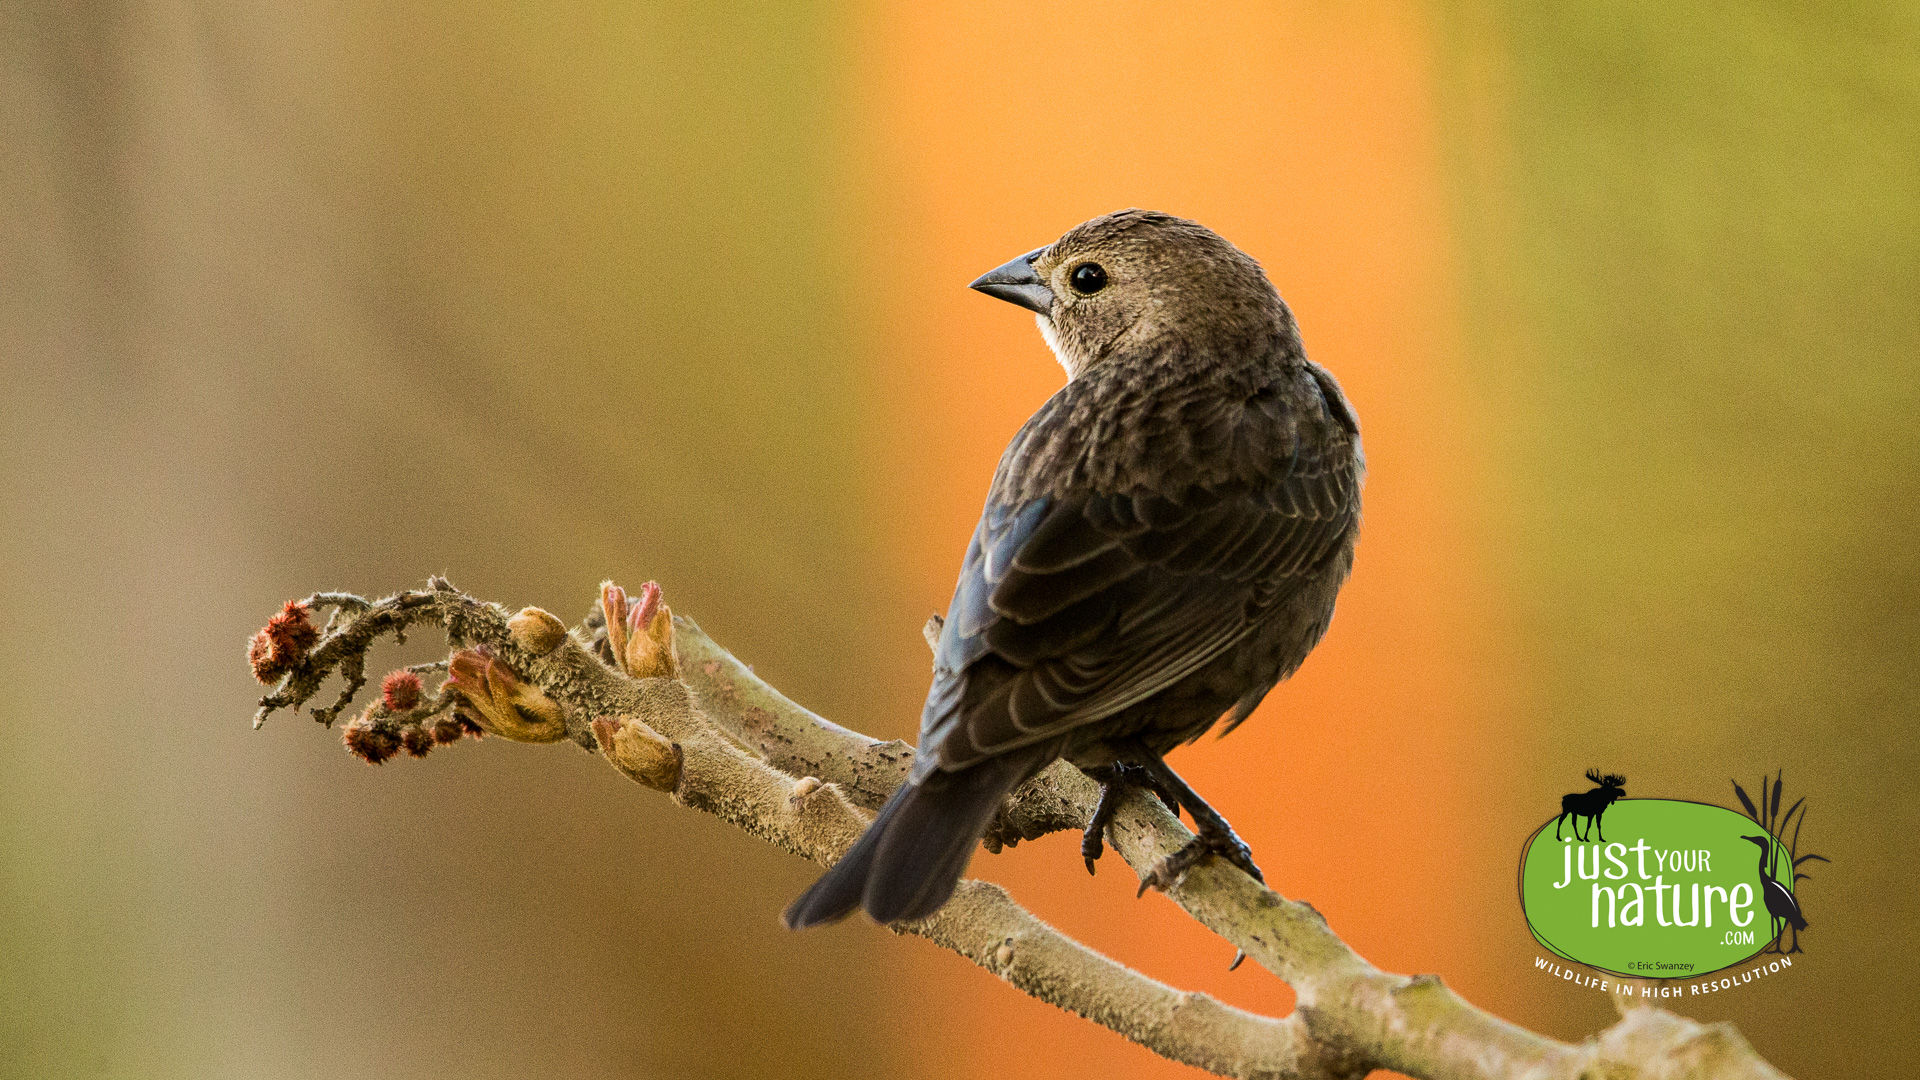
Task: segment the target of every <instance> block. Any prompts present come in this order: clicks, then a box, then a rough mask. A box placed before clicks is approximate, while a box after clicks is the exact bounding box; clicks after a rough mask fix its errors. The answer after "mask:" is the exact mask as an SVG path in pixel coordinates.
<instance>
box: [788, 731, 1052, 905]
mask: <svg viewBox="0 0 1920 1080" xmlns="http://www.w3.org/2000/svg"><path fill="white" fill-rule="evenodd" d="M1052 756H1053V755H1052V753H1050V752H1047V751H1045V750H1042V751H1040V752H1038V753H1036V752H1034V751H1033V750H1031V749H1030V750H1021V751H1015V752H1013V753H1010V754H1004V755H1001V756H1000V757H997V758H992V759H989V760H987V761H984V762H981V763H980V764H978V765H975V766H973V767H972V768H969V769H966V770H963V771H961V772H952V773H945V772H936V773H933V774H932V775H930V776H927V777H926V778H924V779H922V780H920V781H918V782H915V781H911V780H910V781H908V782H907V783H905V784H902V785H901V786H900V789H899V790H897V791H895V792H894V793H893V797H892V798H890V799H888V800H887V804H886V805H885V806H883V807H881V808H880V813H879V814H878V815H877V816H875V817H874V819H873V824H871V825H869V826H867V831H866V832H865V833H863V834H862V835H861V837H860V839H859V841H858V842H856V843H855V844H854V845H853V847H851V848H849V849H848V850H847V853H846V854H845V855H843V856H841V858H840V861H839V862H837V863H835V864H833V869H831V870H828V871H827V872H826V873H825V874H823V875H821V877H820V880H819V881H816V882H814V883H813V886H812V887H811V888H809V889H808V890H807V891H806V892H804V893H801V894H800V897H799V899H797V900H795V901H794V902H793V903H792V904H790V905H788V907H787V911H786V914H785V915H783V916H782V917H781V918H782V920H783V921H784V922H785V923H786V924H787V928H788V929H790V930H804V929H806V928H807V927H809V926H818V925H820V924H821V923H829V922H833V921H835V920H837V919H840V918H843V917H845V916H846V915H847V914H848V913H850V912H852V911H853V909H854V908H857V907H862V906H864V907H865V908H866V909H867V914H868V915H871V916H873V919H874V921H875V922H881V923H890V922H894V921H896V920H900V919H924V918H926V917H927V916H929V915H931V914H933V913H934V912H936V911H938V910H940V906H941V905H942V904H945V903H946V902H947V899H948V898H949V897H951V896H952V895H953V890H954V887H955V886H956V885H958V884H959V883H960V875H961V874H962V873H964V872H965V871H966V869H967V859H968V857H969V856H971V855H972V854H973V846H974V844H976V843H978V842H979V840H980V837H981V836H982V835H983V834H985V833H986V831H987V825H988V823H989V822H991V821H992V820H993V815H994V813H995V812H996V811H997V810H999V808H1000V800H1002V799H1004V798H1006V797H1007V795H1008V794H1010V793H1011V792H1012V791H1013V789H1014V788H1016V787H1019V786H1020V784H1021V783H1022V782H1024V781H1025V780H1026V779H1027V777H1029V776H1031V775H1033V773H1034V772H1036V771H1038V770H1039V768H1040V767H1041V766H1043V765H1045V764H1046V763H1047V762H1048V761H1050V760H1051V759H1052Z"/></svg>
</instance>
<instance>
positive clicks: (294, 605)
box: [247, 600, 320, 684]
mask: <svg viewBox="0 0 1920 1080" xmlns="http://www.w3.org/2000/svg"><path fill="white" fill-rule="evenodd" d="M319 640H320V631H318V630H316V629H314V628H313V624H312V623H310V622H308V621H307V608H306V605H304V604H302V603H300V602H299V601H298V600H289V601H287V606H286V607H284V608H281V609H280V611H279V612H278V613H277V614H275V615H274V616H273V618H271V619H268V620H267V625H266V626H264V627H262V628H261V630H260V632H259V633H257V634H255V635H253V640H252V641H251V642H249V643H248V645H247V664H248V666H250V667H252V668H253V677H254V678H256V679H259V680H260V681H261V682H263V683H268V684H272V683H276V682H278V681H280V678H281V676H283V675H285V674H286V673H287V672H289V671H292V670H293V669H294V668H295V667H297V666H299V664H300V661H302V660H305V659H306V658H307V653H308V651H310V650H311V649H312V648H313V646H314V643H316V642H318V641H319Z"/></svg>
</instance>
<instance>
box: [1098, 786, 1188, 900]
mask: <svg viewBox="0 0 1920 1080" xmlns="http://www.w3.org/2000/svg"><path fill="white" fill-rule="evenodd" d="M1085 771H1086V773H1087V775H1088V776H1090V777H1092V778H1093V779H1095V780H1097V781H1099V783H1100V801H1099V802H1098V803H1097V804H1095V805H1094V808H1093V817H1092V818H1091V819H1090V820H1088V822H1087V827H1086V829H1085V830H1084V831H1082V832H1081V834H1080V857H1081V858H1082V859H1085V860H1086V863H1087V873H1089V874H1091V873H1093V872H1094V866H1093V864H1094V861H1095V860H1097V859H1099V858H1100V856H1101V855H1102V854H1103V853H1104V852H1105V851H1106V838H1105V833H1106V829H1107V825H1108V824H1109V823H1110V822H1112V821H1113V815H1114V814H1115V813H1116V812H1118V811H1119V809H1120V796H1121V795H1123V794H1125V793H1126V790H1127V789H1128V788H1130V787H1138V788H1145V789H1146V790H1148V791H1151V792H1153V793H1154V794H1155V795H1156V796H1158V797H1159V799H1160V801H1161V802H1162V803H1164V804H1166V807H1167V809H1169V810H1171V811H1172V812H1173V813H1174V814H1176V815H1178V814H1179V813H1180V803H1179V801H1178V800H1177V799H1175V798H1174V797H1173V795H1172V794H1170V793H1169V792H1168V791H1167V789H1166V788H1164V787H1162V786H1161V785H1160V784H1159V783H1158V782H1157V781H1155V780H1154V779H1153V778H1152V776H1150V775H1149V774H1148V772H1147V770H1145V769H1142V768H1140V767H1139V766H1137V765H1109V766H1107V767H1106V768H1103V769H1089V770H1085Z"/></svg>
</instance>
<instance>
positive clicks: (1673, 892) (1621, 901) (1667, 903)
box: [1553, 837, 1754, 966]
mask: <svg viewBox="0 0 1920 1080" xmlns="http://www.w3.org/2000/svg"><path fill="white" fill-rule="evenodd" d="M1564 843H1565V845H1566V846H1565V847H1564V848H1562V849H1561V854H1562V856H1563V859H1562V876H1561V879H1560V880H1559V881H1558V882H1555V883H1554V886H1553V887H1554V888H1556V889H1565V888H1578V887H1579V886H1577V885H1575V884H1574V881H1575V879H1576V877H1577V878H1578V879H1580V880H1584V881H1591V882H1593V884H1592V886H1591V889H1592V897H1593V904H1592V920H1593V921H1592V926H1593V927H1594V928H1595V929H1598V928H1599V927H1600V925H1601V923H1600V920H1601V917H1602V914H1601V908H1602V900H1603V899H1604V901H1605V905H1604V906H1605V909H1606V911H1605V918H1606V925H1607V926H1608V927H1618V926H1642V925H1645V924H1646V917H1647V908H1648V906H1649V905H1648V899H1649V895H1648V894H1651V900H1652V905H1651V906H1652V908H1653V918H1654V921H1655V922H1656V923H1658V924H1659V925H1661V926H1700V925H1702V922H1703V920H1704V923H1705V925H1706V926H1708V927H1711V926H1712V925H1713V919H1714V911H1715V909H1716V907H1718V908H1721V909H1723V910H1724V911H1725V916H1724V919H1725V922H1727V923H1731V924H1732V925H1734V926H1738V927H1745V926H1750V925H1752V923H1753V919H1754V911H1753V886H1751V885H1748V884H1747V883H1745V882H1741V883H1739V884H1737V885H1735V886H1733V887H1732V888H1731V889H1728V888H1724V887H1722V886H1719V885H1706V886H1705V890H1704V892H1703V891H1702V884H1703V883H1702V882H1700V881H1698V880H1695V881H1686V880H1685V879H1683V878H1682V877H1681V875H1683V874H1685V875H1692V874H1707V873H1710V872H1711V871H1712V865H1711V863H1712V852H1710V851H1707V850H1706V849H1704V848H1691V849H1684V850H1683V849H1679V848H1673V849H1661V848H1652V847H1648V846H1647V841H1646V838H1645V837H1642V838H1641V839H1640V840H1639V841H1638V842H1636V843H1635V844H1634V845H1633V846H1632V847H1628V846H1627V845H1626V844H1622V843H1619V842H1618V841H1616V842H1614V843H1610V844H1606V845H1604V846H1603V845H1600V844H1592V845H1588V844H1576V843H1574V841H1573V839H1572V838H1571V837H1569V838H1567V839H1566V840H1565V841H1564ZM1589 855H1591V856H1592V858H1591V859H1589V858H1588V856H1589ZM1629 855H1631V856H1633V858H1632V859H1631V860H1630V859H1628V858H1627V856H1629ZM1649 855H1651V856H1652V860H1651V861H1652V864H1653V872H1652V873H1649V872H1648V862H1649V859H1648V856H1649ZM1603 856H1604V858H1605V862H1604V863H1603V862H1602V857H1603ZM1609 864H1610V865H1609ZM1669 876H1671V877H1672V879H1673V880H1669ZM1629 877H1634V878H1637V879H1638V880H1635V881H1628V880H1626V879H1627V878H1629ZM1603 880H1607V881H1614V882H1619V884H1618V885H1605V884H1602V883H1601V882H1602V881H1603ZM1683 889H1685V890H1686V891H1685V892H1683V891H1682V890H1683ZM1683 896H1684V897H1685V898H1686V901H1687V902H1686V904H1685V906H1684V911H1685V912H1686V917H1685V918H1682V917H1681V912H1682V910H1683V907H1682V903H1681V898H1682V897H1683ZM1689 966H1690V965H1689Z"/></svg>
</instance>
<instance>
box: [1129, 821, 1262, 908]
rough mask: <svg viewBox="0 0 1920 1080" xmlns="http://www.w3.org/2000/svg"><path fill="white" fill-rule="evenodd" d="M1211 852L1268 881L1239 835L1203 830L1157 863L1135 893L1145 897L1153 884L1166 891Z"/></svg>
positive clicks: (1251, 874) (1253, 877)
mask: <svg viewBox="0 0 1920 1080" xmlns="http://www.w3.org/2000/svg"><path fill="white" fill-rule="evenodd" d="M1209 855H1218V856H1220V857H1221V858H1223V859H1225V860H1227V861H1228V862H1230V863H1232V864H1233V865H1235V866H1237V867H1239V868H1240V869H1242V870H1244V871H1246V873H1247V876H1248V877H1250V878H1252V879H1253V880H1255V881H1257V882H1260V883H1261V884H1262V885H1264V884H1266V882H1267V879H1266V875H1264V874H1262V873H1261V872H1260V867H1258V866H1256V865H1255V864H1254V861H1253V850H1252V849H1251V848H1249V847H1247V845H1246V843H1245V842H1244V841H1242V840H1241V839H1240V838H1239V837H1238V836H1235V835H1234V834H1233V833H1231V832H1225V833H1216V832H1202V833H1201V834H1200V835H1198V836H1195V837H1194V838H1193V839H1192V840H1189V841H1187V844H1186V846H1185V847H1183V848H1181V849H1180V850H1179V851H1176V852H1174V853H1173V854H1171V855H1169V856H1167V857H1166V858H1164V859H1161V860H1160V861H1159V862H1157V863H1155V864H1153V869H1152V870H1149V871H1148V872H1147V875H1146V876H1145V877H1143V878H1141V879H1140V890H1139V891H1138V892H1136V893H1134V895H1135V896H1136V897H1139V896H1145V895H1146V894H1147V889H1148V888H1149V887H1151V888H1155V889H1159V890H1160V891H1161V892H1166V891H1167V890H1169V889H1171V888H1173V887H1174V886H1175V885H1177V884H1179V882H1180V879H1181V878H1182V877H1185V876H1186V873H1187V871H1188V870H1191V869H1193V868H1194V866H1196V865H1198V863H1199V862H1200V860H1202V859H1204V858H1206V857H1207V856H1209Z"/></svg>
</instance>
